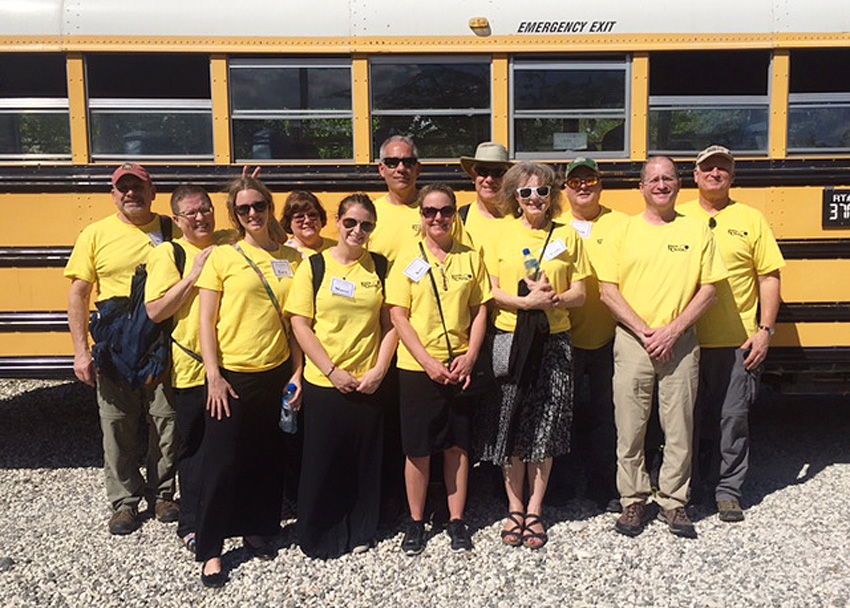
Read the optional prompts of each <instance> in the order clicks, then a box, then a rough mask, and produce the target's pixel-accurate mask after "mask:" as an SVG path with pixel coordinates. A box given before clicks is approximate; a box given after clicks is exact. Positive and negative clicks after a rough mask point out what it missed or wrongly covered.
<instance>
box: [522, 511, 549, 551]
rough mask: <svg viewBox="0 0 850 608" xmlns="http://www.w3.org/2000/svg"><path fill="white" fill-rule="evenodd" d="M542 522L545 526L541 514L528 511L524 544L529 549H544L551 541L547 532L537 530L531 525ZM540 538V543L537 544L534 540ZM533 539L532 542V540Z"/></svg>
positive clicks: (523, 538)
mask: <svg viewBox="0 0 850 608" xmlns="http://www.w3.org/2000/svg"><path fill="white" fill-rule="evenodd" d="M537 524H540V526H541V527H543V522H542V521H541V519H540V516H539V515H537V514H535V513H526V515H525V530H524V531H523V533H522V544H523V546H524V547H528V548H529V549H534V550H535V551H536V550H537V549H542V548H543V547H544V546H546V543H547V542H549V535H548V534H547V533H546V532H535V531H534V530H532V529H531V526H534V525H537ZM534 540H539V541H540V544H539V545H538V544H535V543H534V542H533V541H534ZM530 541H531V542H530Z"/></svg>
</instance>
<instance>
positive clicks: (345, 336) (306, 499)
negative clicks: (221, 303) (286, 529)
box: [286, 193, 398, 559]
mask: <svg viewBox="0 0 850 608" xmlns="http://www.w3.org/2000/svg"><path fill="white" fill-rule="evenodd" d="M375 221H376V213H375V206H374V205H373V204H372V201H371V200H370V199H369V197H368V196H367V195H366V194H363V193H356V194H352V195H350V196H347V197H345V198H344V199H343V200H342V202H341V203H340V205H339V210H338V212H337V226H338V228H339V242H338V243H337V244H336V245H335V246H334V247H332V248H330V249H327V250H325V251H323V252H322V253H319V254H315V255H313V256H311V257H310V258H309V259H308V261H306V262H304V263H303V264H302V265H301V267H300V268H299V269H298V272H297V273H296V274H295V281H294V282H293V285H292V291H291V293H290V294H289V298H288V300H287V303H286V312H287V314H288V315H290V316H291V322H292V329H293V332H294V333H295V336H296V337H297V338H298V342H299V343H300V344H301V346H302V348H303V350H304V353H305V354H306V355H307V367H306V371H305V380H306V381H305V383H304V401H305V403H306V406H305V411H304V427H305V436H304V454H303V460H302V463H303V464H302V468H301V484H300V486H299V490H298V524H297V525H298V542H299V544H300V546H301V550H302V551H303V552H304V553H305V554H307V555H309V556H310V557H315V558H321V559H328V558H333V557H339V556H340V555H342V554H344V553H348V552H350V551H353V552H355V553H360V552H362V551H366V550H367V549H368V548H369V546H370V545H371V543H372V542H373V540H374V537H375V532H376V530H377V526H378V516H379V511H380V494H381V459H382V446H383V416H384V411H383V410H384V408H385V407H386V405H385V403H386V400H385V398H384V393H385V391H384V390H383V388H382V387H383V384H382V382H383V379H384V376H385V375H386V373H387V371H388V369H389V367H390V361H391V359H392V356H393V353H394V352H395V348H396V344H397V342H398V339H397V337H396V332H395V330H394V329H393V328H392V325H391V323H390V319H389V314H388V312H387V309H386V308H385V306H384V279H385V277H386V271H387V260H386V258H384V257H383V256H381V255H379V254H375V253H369V252H368V251H366V249H365V245H366V242H367V241H368V240H369V235H370V234H372V231H373V230H374V229H375Z"/></svg>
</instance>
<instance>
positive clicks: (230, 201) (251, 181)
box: [227, 175, 287, 245]
mask: <svg viewBox="0 0 850 608" xmlns="http://www.w3.org/2000/svg"><path fill="white" fill-rule="evenodd" d="M245 190H256V191H257V192H259V193H260V196H262V197H263V200H264V201H266V202H267V203H268V204H269V210H268V213H269V220H268V222H269V223H268V226H269V236H270V237H271V239H272V240H273V241H274V242H275V243H278V244H279V245H283V244H284V243H285V242H286V239H287V236H286V232H285V231H284V229H283V226H281V225H280V222H279V221H278V220H277V218H276V217H275V216H274V197H273V196H272V193H271V190H269V189H268V188H267V187H266V185H265V184H264V183H263V182H261V181H260V180H258V179H257V178H255V177H250V176H247V175H246V176H243V177H239V178H237V179H234V180H233V181H232V182H230V184H229V185H228V187H227V215H228V216H230V221H231V223H232V224H233V227H234V228H235V229H236V232H238V233H239V238H244V237H245V226H243V225H242V224H241V222H240V221H239V218H238V217H237V215H236V195H237V194H239V193H240V192H243V191H245Z"/></svg>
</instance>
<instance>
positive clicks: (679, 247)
mask: <svg viewBox="0 0 850 608" xmlns="http://www.w3.org/2000/svg"><path fill="white" fill-rule="evenodd" d="M690 248H691V246H690V245H675V244H673V243H667V250H668V251H687V250H688V249H690Z"/></svg>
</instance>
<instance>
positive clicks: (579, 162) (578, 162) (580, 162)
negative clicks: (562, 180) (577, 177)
mask: <svg viewBox="0 0 850 608" xmlns="http://www.w3.org/2000/svg"><path fill="white" fill-rule="evenodd" d="M579 167H587V168H588V169H590V170H591V171H593V172H594V173H595V174H596V175H599V167H598V166H597V164H596V161H595V160H593V159H592V158H587V157H584V156H579V157H578V158H574V159H573V160H572V162H570V164H569V165H567V177H569V176H570V173H572V172H573V171H575V170H576V169H578V168H579Z"/></svg>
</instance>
